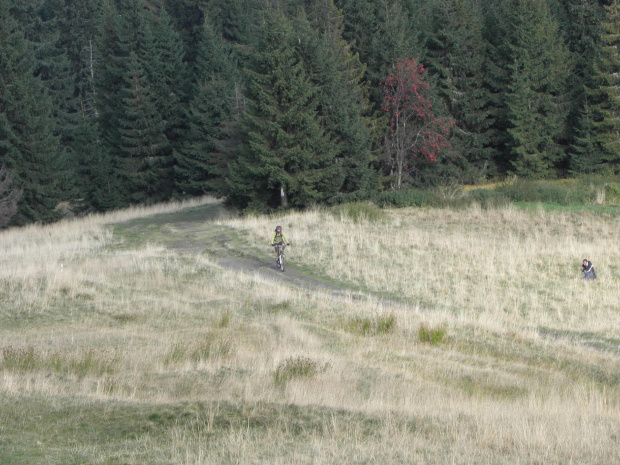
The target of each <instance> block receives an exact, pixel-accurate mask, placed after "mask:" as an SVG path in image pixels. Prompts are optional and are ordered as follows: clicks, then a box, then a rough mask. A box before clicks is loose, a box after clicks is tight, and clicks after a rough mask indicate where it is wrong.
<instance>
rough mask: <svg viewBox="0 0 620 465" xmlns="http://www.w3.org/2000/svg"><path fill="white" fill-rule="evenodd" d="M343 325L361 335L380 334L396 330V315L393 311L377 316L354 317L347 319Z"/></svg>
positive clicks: (349, 330) (347, 329)
mask: <svg viewBox="0 0 620 465" xmlns="http://www.w3.org/2000/svg"><path fill="white" fill-rule="evenodd" d="M342 327H343V328H344V329H345V330H346V331H348V332H350V333H353V334H358V335H361V336H380V335H384V334H389V333H392V332H394V330H395V329H396V316H395V315H394V314H392V313H390V314H387V315H379V316H376V317H353V318H349V319H347V320H345V321H344V322H343V323H342Z"/></svg>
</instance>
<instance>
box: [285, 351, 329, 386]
mask: <svg viewBox="0 0 620 465" xmlns="http://www.w3.org/2000/svg"><path fill="white" fill-rule="evenodd" d="M326 369H327V365H323V366H321V365H320V364H319V363H318V362H317V361H316V360H312V359H311V358H309V357H303V356H299V357H290V358H287V359H286V360H284V361H283V362H281V363H280V364H279V365H278V367H277V368H276V371H275V372H274V374H273V380H274V383H275V384H277V385H283V384H286V383H287V382H288V381H290V380H292V379H300V378H312V377H314V376H316V374H317V373H319V372H321V371H325V370H326Z"/></svg>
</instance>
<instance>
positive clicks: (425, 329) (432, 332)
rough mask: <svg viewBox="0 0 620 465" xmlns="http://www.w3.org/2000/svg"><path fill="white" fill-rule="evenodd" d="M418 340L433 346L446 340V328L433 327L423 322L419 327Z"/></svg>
mask: <svg viewBox="0 0 620 465" xmlns="http://www.w3.org/2000/svg"><path fill="white" fill-rule="evenodd" d="M418 341H420V342H422V343H423V344H430V345H433V346H436V345H439V344H441V343H443V342H445V341H446V330H445V329H444V328H442V327H431V326H428V325H426V324H424V323H423V324H421V325H420V326H419V327H418Z"/></svg>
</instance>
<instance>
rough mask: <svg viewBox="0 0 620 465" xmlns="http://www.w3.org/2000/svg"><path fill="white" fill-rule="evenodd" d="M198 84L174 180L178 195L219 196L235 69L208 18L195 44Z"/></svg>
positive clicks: (228, 157)
mask: <svg viewBox="0 0 620 465" xmlns="http://www.w3.org/2000/svg"><path fill="white" fill-rule="evenodd" d="M196 72H197V76H198V77H197V83H196V84H195V86H194V91H193V98H192V100H191V102H190V109H189V132H188V134H187V137H186V138H185V140H184V144H183V146H182V147H181V148H180V149H179V151H178V152H177V153H176V154H175V166H174V177H175V182H176V191H177V193H179V194H180V195H203V194H205V193H207V192H210V193H215V194H216V195H221V194H222V192H223V189H224V178H225V176H226V174H227V167H228V163H230V162H231V161H232V153H231V150H229V146H228V144H227V142H228V141H229V140H230V138H229V137H228V135H227V134H226V133H225V127H226V126H230V125H231V124H233V123H232V109H231V103H232V99H233V91H234V66H233V62H232V51H231V49H230V46H229V45H228V44H227V43H226V42H225V41H224V40H223V39H222V38H221V37H220V36H219V35H218V34H217V33H216V31H215V28H214V27H213V25H212V24H211V22H210V21H209V19H208V18H206V19H205V23H204V26H203V34H202V36H201V40H200V41H199V42H198V50H197V56H196Z"/></svg>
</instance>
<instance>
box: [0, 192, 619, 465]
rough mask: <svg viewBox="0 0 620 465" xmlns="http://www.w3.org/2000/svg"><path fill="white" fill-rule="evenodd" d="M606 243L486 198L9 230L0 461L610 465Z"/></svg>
mask: <svg viewBox="0 0 620 465" xmlns="http://www.w3.org/2000/svg"><path fill="white" fill-rule="evenodd" d="M276 224H281V225H282V226H283V227H284V230H285V233H286V234H287V236H288V238H289V240H290V242H291V243H292V246H291V247H290V248H288V249H287V260H288V267H289V268H288V269H287V271H286V272H285V273H284V277H287V278H290V277H292V278H294V279H288V280H283V279H280V278H282V277H283V274H282V273H280V272H279V271H276V270H275V263H273V262H274V258H273V252H272V250H271V248H270V247H269V245H268V242H269V239H270V237H271V231H272V230H273V228H274V227H275V225H276ZM619 244H620V215H619V214H618V212H617V211H615V210H611V211H596V210H585V211H574V210H571V209H568V208H566V209H553V210H547V209H544V208H542V207H535V208H527V209H526V208H517V207H515V206H512V205H508V206H502V207H497V208H489V209H483V208H481V207H480V206H478V205H476V204H474V205H472V206H470V207H467V208H458V209H456V208H453V209H450V208H442V209H438V208H403V209H389V208H388V209H378V208H376V207H374V206H372V205H364V204H353V205H344V206H339V207H333V208H320V209H315V210H310V211H306V212H292V213H288V214H283V215H279V216H271V217H267V216H250V217H243V218H237V217H234V216H233V215H231V214H227V213H226V211H225V210H223V208H222V206H221V205H220V204H219V203H218V202H216V201H214V200H211V199H202V200H201V201H196V202H190V203H179V204H166V205H160V206H155V207H151V208H143V209H132V210H127V211H123V212H116V213H113V214H108V215H100V216H91V217H87V218H82V219H75V220H72V221H64V222H61V223H58V224H54V225H49V226H30V227H26V228H21V229H12V230H7V231H3V232H0V463H1V464H10V465H21V464H28V465H31V464H54V465H56V464H58V465H61V464H62V465H66V464H110V465H111V464H115V465H138V464H149V465H153V464H170V465H199V464H250V463H252V464H258V463H261V464H263V463H264V464H283V465H284V464H310V463H312V464H371V463H372V464H412V463H419V464H511V465H512V464H562V465H564V464H615V463H619V462H620V248H619ZM584 257H587V258H589V259H591V260H592V262H593V263H594V265H595V267H596V270H597V274H598V276H599V278H598V280H597V281H595V282H584V281H581V280H580V279H579V278H580V273H579V267H580V265H581V261H582V259H583V258H584ZM232 263H234V264H235V266H230V265H231V264H232ZM256 263H262V264H264V265H262V266H257V265H256ZM223 264H227V266H224V265H223ZM317 281H320V282H323V283H324V284H325V285H324V286H316V285H313V286H310V285H305V284H306V283H309V282H313V283H316V282H317Z"/></svg>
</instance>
